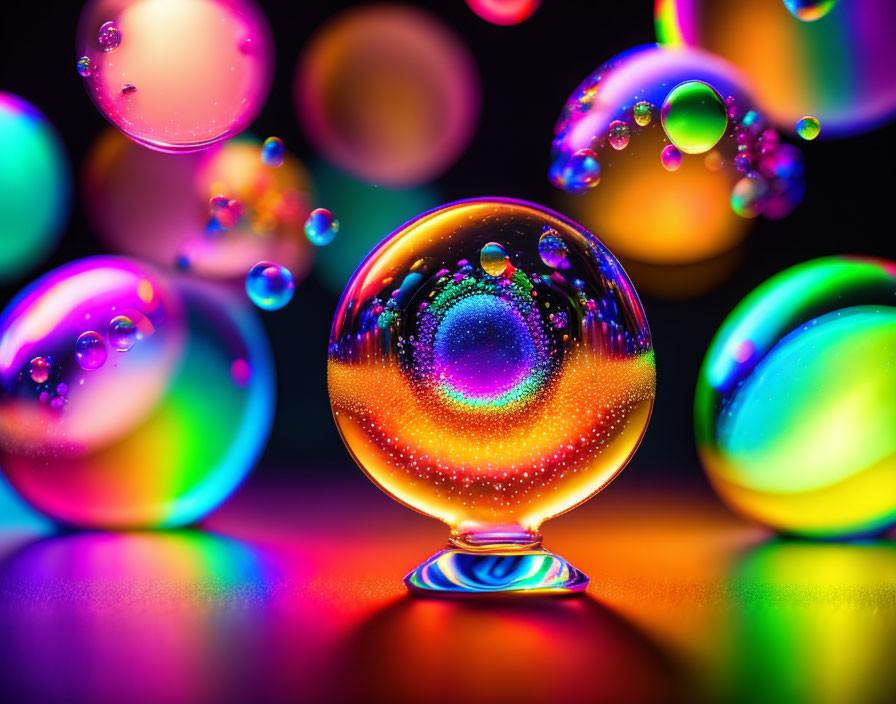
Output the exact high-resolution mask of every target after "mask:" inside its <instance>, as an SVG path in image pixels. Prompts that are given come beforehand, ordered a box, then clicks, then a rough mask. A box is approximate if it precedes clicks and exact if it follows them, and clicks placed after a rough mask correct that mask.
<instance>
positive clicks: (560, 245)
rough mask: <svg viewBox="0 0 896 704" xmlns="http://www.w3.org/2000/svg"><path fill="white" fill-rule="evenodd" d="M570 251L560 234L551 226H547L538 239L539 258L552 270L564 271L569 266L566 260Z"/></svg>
mask: <svg viewBox="0 0 896 704" xmlns="http://www.w3.org/2000/svg"><path fill="white" fill-rule="evenodd" d="M568 254H569V250H568V249H567V247H566V243H564V242H563V238H561V237H560V233H559V232H557V230H555V229H554V228H553V227H551V226H550V225H545V226H544V228H543V229H542V231H541V237H539V238H538V256H539V257H541V261H543V262H544V263H545V264H547V265H548V266H549V267H551V268H552V269H563V268H566V267H567V266H568V262H567V260H566V257H567V255H568Z"/></svg>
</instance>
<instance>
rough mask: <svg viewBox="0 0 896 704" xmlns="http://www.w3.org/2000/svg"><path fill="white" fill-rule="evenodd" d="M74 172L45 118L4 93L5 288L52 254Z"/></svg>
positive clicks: (1, 212) (1, 200)
mask: <svg viewBox="0 0 896 704" xmlns="http://www.w3.org/2000/svg"><path fill="white" fill-rule="evenodd" d="M71 189H72V186H71V173H70V171H69V165H68V158H67V156H66V154H65V148H64V147H63V146H62V142H61V141H60V140H59V137H58V136H57V134H56V131H55V130H54V129H53V126H52V125H51V124H50V123H49V121H48V120H47V118H46V117H44V115H43V114H42V113H41V112H40V111H39V110H38V109H37V108H35V107H34V106H33V105H31V104H30V103H28V102H27V101H25V100H22V99H21V98H19V97H18V96H15V95H12V94H11V93H3V92H0V284H5V283H8V282H10V281H13V280H15V279H20V278H22V277H23V276H24V275H25V274H27V273H28V270H29V269H30V268H31V267H33V266H34V265H35V264H37V263H38V262H40V261H42V260H43V259H45V258H46V257H48V256H49V255H50V253H51V252H52V251H53V249H54V248H55V246H56V242H57V240H58V239H59V236H60V235H61V234H62V230H63V229H64V228H65V224H66V222H67V220H68V213H69V205H70V201H71Z"/></svg>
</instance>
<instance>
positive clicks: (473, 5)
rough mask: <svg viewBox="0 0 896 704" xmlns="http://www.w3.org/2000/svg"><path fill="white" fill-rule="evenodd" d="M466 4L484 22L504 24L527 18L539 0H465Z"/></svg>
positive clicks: (537, 5)
mask: <svg viewBox="0 0 896 704" xmlns="http://www.w3.org/2000/svg"><path fill="white" fill-rule="evenodd" d="M467 5H469V6H470V9H471V10H473V12H475V13H476V14H477V15H479V16H480V17H481V18H482V19H484V20H485V21H486V22H491V23H492V24H497V25H505V26H506V25H513V24H519V23H520V22H523V21H524V20H527V19H529V18H530V17H531V16H532V15H533V13H534V12H535V11H536V10H537V9H538V8H539V6H540V5H541V0H467Z"/></svg>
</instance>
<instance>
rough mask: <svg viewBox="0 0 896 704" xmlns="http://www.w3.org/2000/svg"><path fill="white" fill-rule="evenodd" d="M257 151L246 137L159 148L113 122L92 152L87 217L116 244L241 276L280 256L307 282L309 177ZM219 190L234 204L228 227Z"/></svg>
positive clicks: (288, 158) (201, 272) (210, 274)
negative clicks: (219, 210) (184, 149)
mask: <svg viewBox="0 0 896 704" xmlns="http://www.w3.org/2000/svg"><path fill="white" fill-rule="evenodd" d="M261 154H262V143H261V142H260V141H258V140H256V139H253V138H250V137H245V136H243V137H239V138H237V139H232V140H229V141H228V142H227V143H225V144H223V145H219V146H215V147H212V148H211V149H208V150H206V151H205V152H203V153H201V154H181V155H176V156H175V155H171V154H160V153H158V152H153V151H150V150H147V149H142V148H140V147H139V146H137V145H136V144H134V143H133V142H131V141H130V140H127V139H125V138H124V137H122V136H121V135H120V134H118V133H117V132H116V131H115V130H111V129H110V130H108V131H107V132H105V133H104V134H103V135H101V136H100V138H99V139H98V140H97V142H96V143H95V145H94V146H93V148H92V149H91V151H90V153H89V154H88V157H87V160H86V165H85V168H84V175H83V184H84V193H85V205H86V211H87V215H88V217H89V219H90V221H91V224H92V225H93V227H94V230H95V231H96V232H97V234H99V236H100V237H101V238H102V239H103V240H104V241H105V242H106V243H107V244H108V245H109V247H111V248H112V249H113V250H114V251H116V252H120V253H123V254H130V255H134V256H137V257H140V258H142V259H147V260H150V261H152V262H155V263H158V264H162V265H164V266H167V267H173V266H177V267H178V268H183V269H187V270H189V272H190V273H192V274H195V275H197V276H200V277H203V278H209V279H225V280H229V281H233V282H239V283H240V284H242V282H243V280H244V279H245V276H246V272H248V271H249V269H250V268H252V266H253V265H255V264H256V263H257V262H259V261H276V262H278V263H282V264H283V265H284V266H286V267H288V268H289V270H290V271H292V272H293V274H294V276H295V277H296V280H297V281H301V280H302V278H304V276H305V274H306V273H307V271H308V269H309V267H310V265H311V259H312V250H313V247H311V245H310V244H309V243H308V241H307V239H306V238H305V234H304V231H303V228H304V224H305V219H306V218H307V216H308V212H309V204H310V196H309V190H310V188H311V185H310V179H309V177H308V174H307V172H306V170H305V168H304V167H303V166H302V164H301V163H299V162H298V161H297V160H296V159H295V158H294V157H293V156H292V155H291V154H289V153H286V154H285V155H284V161H283V164H282V165H281V166H279V167H278V168H271V167H268V166H265V165H264V164H263V163H262V161H261ZM218 197H223V198H224V199H225V200H226V201H227V202H228V203H229V202H230V201H236V204H238V205H234V207H233V208H229V209H228V212H229V213H230V214H232V215H233V216H234V217H233V218H232V220H231V221H229V222H227V223H225V224H226V225H227V227H223V226H221V227H217V226H214V225H217V224H220V223H218V222H213V221H212V219H213V215H214V210H215V206H214V205H213V204H212V200H213V199H215V198H218Z"/></svg>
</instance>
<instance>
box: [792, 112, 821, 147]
mask: <svg viewBox="0 0 896 704" xmlns="http://www.w3.org/2000/svg"><path fill="white" fill-rule="evenodd" d="M820 132H821V123H820V122H819V121H818V120H816V119H815V118H814V117H812V116H811V115H806V116H805V117H801V118H800V119H799V121H798V122H797V123H796V133H797V134H798V135H799V136H800V137H802V138H803V139H805V140H807V141H810V142H811V141H812V140H813V139H815V138H816V137H817V136H818V135H819V133H820Z"/></svg>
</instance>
